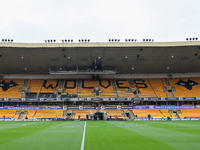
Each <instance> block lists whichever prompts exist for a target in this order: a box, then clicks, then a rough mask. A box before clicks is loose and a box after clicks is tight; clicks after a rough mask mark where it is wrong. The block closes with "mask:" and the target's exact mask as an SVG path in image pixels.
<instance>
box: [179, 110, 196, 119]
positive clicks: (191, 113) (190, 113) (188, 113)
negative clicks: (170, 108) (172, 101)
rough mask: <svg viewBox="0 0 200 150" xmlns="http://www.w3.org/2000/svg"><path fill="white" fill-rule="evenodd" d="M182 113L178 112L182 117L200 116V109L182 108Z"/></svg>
mask: <svg viewBox="0 0 200 150" xmlns="http://www.w3.org/2000/svg"><path fill="white" fill-rule="evenodd" d="M180 111H181V114H178V115H179V117H180V118H182V117H200V109H180Z"/></svg>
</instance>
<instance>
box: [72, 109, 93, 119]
mask: <svg viewBox="0 0 200 150" xmlns="http://www.w3.org/2000/svg"><path fill="white" fill-rule="evenodd" d="M89 114H90V112H89V110H88V111H79V110H78V111H77V110H76V114H75V117H74V120H81V119H86V116H87V115H89Z"/></svg>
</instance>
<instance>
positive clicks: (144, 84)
mask: <svg viewBox="0 0 200 150" xmlns="http://www.w3.org/2000/svg"><path fill="white" fill-rule="evenodd" d="M133 84H134V86H135V87H136V88H138V89H139V91H140V93H139V94H138V96H139V97H157V95H156V93H155V92H154V90H153V88H152V87H151V85H150V83H149V82H148V80H147V79H133Z"/></svg>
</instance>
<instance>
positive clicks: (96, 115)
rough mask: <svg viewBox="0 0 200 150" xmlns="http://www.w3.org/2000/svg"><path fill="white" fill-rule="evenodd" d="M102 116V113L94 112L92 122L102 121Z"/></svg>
mask: <svg viewBox="0 0 200 150" xmlns="http://www.w3.org/2000/svg"><path fill="white" fill-rule="evenodd" d="M103 117H104V114H103V113H102V112H96V113H95V114H94V120H103V119H104V118H103Z"/></svg>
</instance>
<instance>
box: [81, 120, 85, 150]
mask: <svg viewBox="0 0 200 150" xmlns="http://www.w3.org/2000/svg"><path fill="white" fill-rule="evenodd" d="M85 129H86V121H85V125H84V130H83V138H82V144H81V150H84V144H85Z"/></svg>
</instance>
